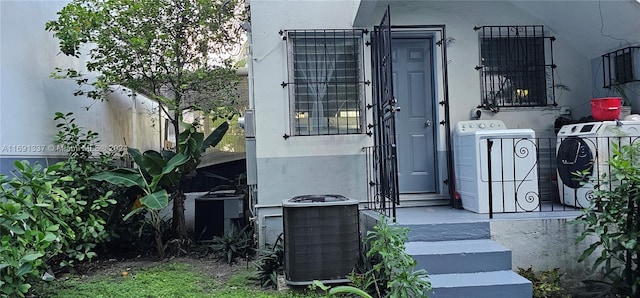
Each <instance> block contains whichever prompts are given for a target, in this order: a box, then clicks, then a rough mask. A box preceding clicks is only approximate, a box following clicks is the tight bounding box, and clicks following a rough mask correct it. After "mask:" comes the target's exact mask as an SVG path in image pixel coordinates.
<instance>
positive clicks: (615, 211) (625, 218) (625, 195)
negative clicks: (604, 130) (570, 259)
mask: <svg viewBox="0 0 640 298" xmlns="http://www.w3.org/2000/svg"><path fill="white" fill-rule="evenodd" d="M611 150H612V153H613V155H612V156H611V157H610V159H609V166H610V174H609V175H603V177H601V179H600V180H599V181H598V182H595V184H596V186H595V189H596V191H595V193H594V196H593V198H592V200H591V208H589V209H585V210H584V211H583V214H582V215H581V216H579V217H578V221H579V222H580V223H583V224H584V225H585V226H586V229H585V230H584V232H583V233H582V234H581V235H580V236H579V237H578V239H577V242H582V241H586V239H590V238H587V237H588V236H592V237H595V238H596V239H597V240H596V241H595V242H593V243H591V244H590V246H589V247H588V248H587V249H586V250H585V251H584V252H583V254H582V255H581V256H580V258H579V261H584V260H585V259H586V258H587V257H589V256H590V255H592V254H594V252H596V251H597V250H600V251H601V252H600V253H599V256H598V258H597V259H596V261H595V263H594V265H593V267H594V270H595V269H596V268H598V267H600V266H602V268H603V269H604V273H605V279H606V280H608V281H609V284H610V285H611V291H612V292H613V293H614V294H620V295H627V296H630V297H638V296H639V295H640V244H639V243H638V239H640V143H638V142H636V143H633V144H631V145H622V146H620V145H619V144H617V142H613V143H612V144H611Z"/></svg>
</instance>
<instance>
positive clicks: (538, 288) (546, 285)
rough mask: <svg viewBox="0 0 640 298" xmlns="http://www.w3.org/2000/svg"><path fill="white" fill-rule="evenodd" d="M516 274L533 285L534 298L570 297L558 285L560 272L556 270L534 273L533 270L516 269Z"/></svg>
mask: <svg viewBox="0 0 640 298" xmlns="http://www.w3.org/2000/svg"><path fill="white" fill-rule="evenodd" d="M518 274H520V275H522V277H524V278H526V279H528V280H530V281H531V283H532V284H533V297H534V298H566V297H571V296H570V295H568V294H565V293H564V289H563V288H562V285H561V284H560V276H561V274H560V272H559V269H558V268H555V269H553V270H548V271H541V272H538V273H536V272H534V271H533V268H531V267H529V268H527V269H523V268H518Z"/></svg>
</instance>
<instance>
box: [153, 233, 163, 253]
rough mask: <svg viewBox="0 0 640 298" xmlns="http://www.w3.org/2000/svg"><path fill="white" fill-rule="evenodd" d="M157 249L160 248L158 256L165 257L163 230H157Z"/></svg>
mask: <svg viewBox="0 0 640 298" xmlns="http://www.w3.org/2000/svg"><path fill="white" fill-rule="evenodd" d="M155 234H156V249H157V250H158V258H159V259H160V260H163V259H164V244H163V243H162V232H161V231H158V230H156V233H155Z"/></svg>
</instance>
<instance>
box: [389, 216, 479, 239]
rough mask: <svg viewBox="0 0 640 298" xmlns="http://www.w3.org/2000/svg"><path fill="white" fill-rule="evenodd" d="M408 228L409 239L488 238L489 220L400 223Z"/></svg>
mask: <svg viewBox="0 0 640 298" xmlns="http://www.w3.org/2000/svg"><path fill="white" fill-rule="evenodd" d="M400 225H401V226H403V227H407V228H409V234H408V235H407V236H408V237H409V241H451V240H478V239H490V238H491V230H490V227H489V221H488V220H483V221H469V222H451V223H432V224H400Z"/></svg>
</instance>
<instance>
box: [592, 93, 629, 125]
mask: <svg viewBox="0 0 640 298" xmlns="http://www.w3.org/2000/svg"><path fill="white" fill-rule="evenodd" d="M620 106H622V98H620V97H601V98H594V99H592V100H591V116H593V120H596V121H607V120H616V119H618V118H619V117H620Z"/></svg>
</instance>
